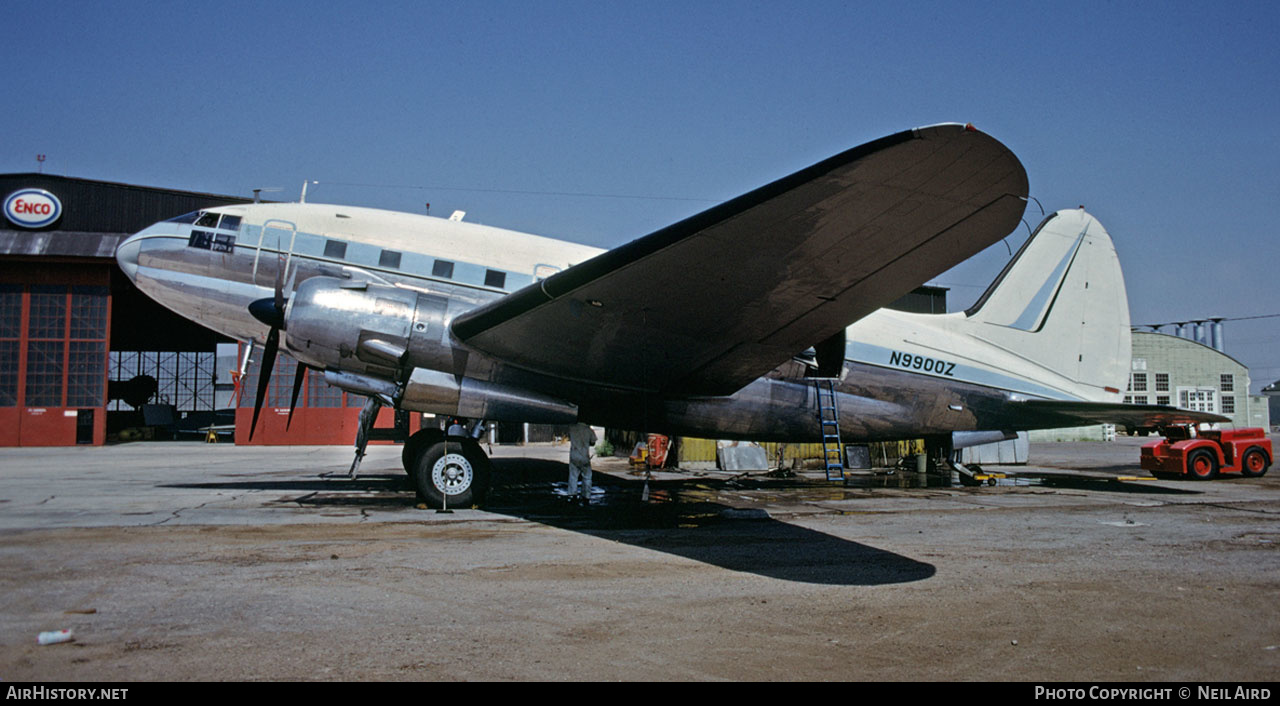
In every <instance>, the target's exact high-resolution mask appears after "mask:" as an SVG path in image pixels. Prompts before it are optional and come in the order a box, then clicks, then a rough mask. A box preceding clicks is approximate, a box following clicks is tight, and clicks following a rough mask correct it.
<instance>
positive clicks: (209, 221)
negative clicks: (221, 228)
mask: <svg viewBox="0 0 1280 706" xmlns="http://www.w3.org/2000/svg"><path fill="white" fill-rule="evenodd" d="M196 225H198V226H201V227H202V228H216V227H218V214H216V213H208V212H202V213H201V214H200V217H199V218H197V219H196Z"/></svg>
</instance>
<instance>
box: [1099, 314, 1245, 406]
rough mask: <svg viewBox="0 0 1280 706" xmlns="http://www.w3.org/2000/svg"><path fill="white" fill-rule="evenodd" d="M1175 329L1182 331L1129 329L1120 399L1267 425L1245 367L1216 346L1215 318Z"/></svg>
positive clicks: (1218, 334)
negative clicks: (1210, 323) (1126, 378)
mask: <svg viewBox="0 0 1280 706" xmlns="http://www.w3.org/2000/svg"><path fill="white" fill-rule="evenodd" d="M1177 331H1178V332H1179V334H1182V335H1170V334H1165V333H1158V332H1154V331H1137V330H1135V331H1134V332H1133V358H1132V361H1131V365H1130V367H1131V369H1132V370H1131V372H1130V373H1129V386H1128V389H1126V390H1125V393H1124V401H1125V402H1126V403H1130V404H1164V405H1168V404H1171V405H1173V406H1175V407H1181V408H1182V409H1190V410H1196V411H1200V412H1212V413H1215V414H1221V415H1223V416H1225V417H1231V421H1232V423H1233V424H1234V425H1235V426H1237V427H1262V428H1264V429H1266V428H1269V427H1270V418H1269V414H1268V410H1267V403H1266V401H1265V399H1264V398H1263V397H1262V396H1261V395H1250V394H1249V386H1250V384H1251V382H1250V379H1249V369H1248V368H1246V367H1245V366H1244V364H1243V363H1241V362H1239V361H1238V360H1236V359H1235V358H1232V357H1231V356H1229V355H1227V354H1226V353H1225V352H1224V351H1223V350H1222V349H1223V344H1222V329H1221V323H1216V324H1214V325H1213V327H1212V328H1209V327H1208V325H1203V326H1200V327H1188V328H1186V329H1183V328H1181V327H1180V328H1178V329H1177ZM1184 331H1185V334H1184V333H1183V332H1184Z"/></svg>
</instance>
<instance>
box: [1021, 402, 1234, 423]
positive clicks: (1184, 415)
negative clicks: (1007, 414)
mask: <svg viewBox="0 0 1280 706" xmlns="http://www.w3.org/2000/svg"><path fill="white" fill-rule="evenodd" d="M1011 404H1012V405H1013V407H1012V410H1011V411H1012V412H1013V414H1015V415H1017V416H1018V417H1019V418H1021V419H1022V420H1023V421H1034V422H1036V423H1037V424H1038V425H1039V426H1042V427H1043V426H1062V427H1069V426H1083V425H1088V424H1119V425H1123V426H1126V427H1131V428H1138V427H1165V426H1172V425H1177V424H1199V423H1201V422H1210V423H1214V422H1230V421H1231V419H1230V418H1229V417H1224V416H1222V415H1220V414H1212V413H1210V412H1193V411H1191V410H1186V409H1178V408H1177V407H1169V406H1166V405H1151V404H1122V403H1120V402H1074V401H1058V400H1027V401H1024V402H1014V403H1011ZM1029 428H1031V427H1029Z"/></svg>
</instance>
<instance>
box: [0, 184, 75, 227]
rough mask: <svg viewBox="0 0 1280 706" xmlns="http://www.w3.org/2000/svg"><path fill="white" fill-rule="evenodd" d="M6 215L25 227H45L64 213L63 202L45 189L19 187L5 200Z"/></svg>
mask: <svg viewBox="0 0 1280 706" xmlns="http://www.w3.org/2000/svg"><path fill="white" fill-rule="evenodd" d="M4 215H5V217H6V218H8V219H9V220H10V221H11V222H13V223H14V224H15V225H18V226H21V227H23V228H43V227H45V226H47V225H49V224H50V223H53V222H54V221H56V220H58V218H59V217H60V216H61V215H62V202H61V201H59V200H58V197H57V196H54V195H53V194H51V193H49V192H48V191H45V190H44V189H19V190H18V191H15V192H13V193H12V194H9V196H8V198H6V199H5V200H4Z"/></svg>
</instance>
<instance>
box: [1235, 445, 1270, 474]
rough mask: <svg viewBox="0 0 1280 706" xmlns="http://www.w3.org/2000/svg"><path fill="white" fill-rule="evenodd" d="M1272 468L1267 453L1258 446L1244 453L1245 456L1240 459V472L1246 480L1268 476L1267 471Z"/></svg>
mask: <svg viewBox="0 0 1280 706" xmlns="http://www.w3.org/2000/svg"><path fill="white" fill-rule="evenodd" d="M1270 467H1271V459H1269V458H1267V452H1265V451H1263V450H1262V449H1260V448H1258V447H1257V446H1251V447H1249V450H1248V451H1245V452H1244V456H1243V457H1241V459H1240V472H1241V473H1243V474H1244V477H1245V478H1259V477H1261V476H1265V475H1266V474H1267V469H1268V468H1270Z"/></svg>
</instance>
